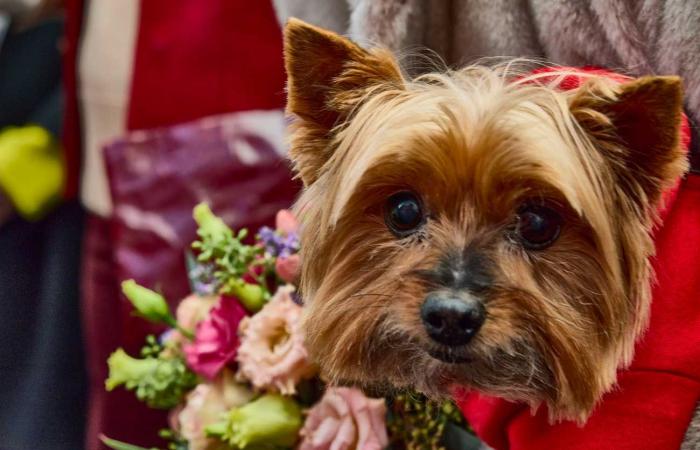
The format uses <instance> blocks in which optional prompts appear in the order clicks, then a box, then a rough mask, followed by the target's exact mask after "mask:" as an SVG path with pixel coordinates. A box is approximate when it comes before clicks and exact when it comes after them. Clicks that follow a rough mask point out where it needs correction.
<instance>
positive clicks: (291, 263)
mask: <svg viewBox="0 0 700 450" xmlns="http://www.w3.org/2000/svg"><path fill="white" fill-rule="evenodd" d="M300 271H301V256H299V255H290V256H287V257H286V258H283V257H281V256H280V257H278V258H277V260H276V261H275V272H277V275H279V277H280V278H282V279H283V280H284V281H286V282H287V283H293V282H295V281H297V278H299V273H300Z"/></svg>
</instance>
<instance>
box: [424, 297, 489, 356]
mask: <svg viewBox="0 0 700 450" xmlns="http://www.w3.org/2000/svg"><path fill="white" fill-rule="evenodd" d="M485 318H486V312H485V311H484V307H483V305H482V304H481V302H480V301H478V300H476V299H471V298H470V299H467V300H464V299H461V298H458V297H456V296H450V295H445V294H431V295H429V296H428V298H426V299H425V302H423V306H422V307H421V319H422V320H423V325H424V326H425V330H426V331H427V332H428V335H429V336H430V337H431V338H432V339H433V340H434V341H436V342H439V343H440V344H443V345H447V346H450V347H455V346H459V345H464V344H466V343H468V342H469V341H470V340H471V339H472V337H474V335H475V334H476V333H477V332H478V331H479V328H481V325H482V324H483V323H484V319H485Z"/></svg>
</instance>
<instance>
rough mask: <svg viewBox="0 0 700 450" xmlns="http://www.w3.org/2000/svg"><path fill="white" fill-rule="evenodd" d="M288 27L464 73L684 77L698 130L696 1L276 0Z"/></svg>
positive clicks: (699, 26)
mask: <svg viewBox="0 0 700 450" xmlns="http://www.w3.org/2000/svg"><path fill="white" fill-rule="evenodd" d="M273 2H274V4H275V9H276V11H277V15H278V18H279V19H280V21H281V22H284V21H286V19H287V18H288V17H292V16H293V17H298V18H300V19H302V20H305V21H307V22H310V23H313V24H315V25H319V26H322V27H324V28H328V29H330V30H333V31H336V32H338V33H341V34H348V35H349V36H350V37H351V38H353V39H354V40H356V41H358V42H359V43H361V44H379V45H382V46H385V47H388V48H390V49H391V50H395V51H398V52H399V53H406V52H415V51H416V50H419V49H421V48H428V49H430V50H432V51H434V52H436V53H437V54H438V55H439V56H440V57H441V58H442V59H443V60H444V61H445V62H446V63H447V64H449V65H450V66H452V67H459V66H462V65H465V64H469V63H472V62H474V61H475V60H477V59H479V58H482V57H489V56H513V57H531V58H544V59H545V60H547V61H549V62H551V63H554V64H557V65H566V66H587V65H593V66H600V67H605V68H607V69H611V70H615V71H618V72H623V73H627V74H629V75H633V76H635V75H643V74H658V75H663V74H675V75H680V76H681V77H683V80H684V83H685V88H686V98H687V100H686V102H687V108H688V111H689V115H690V117H691V119H692V121H693V122H695V123H698V122H700V8H698V4H697V0H589V1H581V0H273Z"/></svg>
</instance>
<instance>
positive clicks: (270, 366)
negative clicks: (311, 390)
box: [237, 286, 315, 395]
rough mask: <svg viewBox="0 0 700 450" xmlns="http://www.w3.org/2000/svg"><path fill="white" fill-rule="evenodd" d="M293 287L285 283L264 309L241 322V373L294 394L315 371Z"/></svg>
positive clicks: (255, 382)
mask: <svg viewBox="0 0 700 450" xmlns="http://www.w3.org/2000/svg"><path fill="white" fill-rule="evenodd" d="M292 292H294V288H293V287H292V286H282V287H280V288H279V289H278V290H277V292H276V293H275V295H274V297H272V299H271V300H270V301H269V302H268V303H267V304H266V305H265V306H264V307H263V309H262V310H261V311H260V312H258V313H257V314H255V315H254V316H252V317H247V318H245V319H244V320H243V321H242V322H241V326H240V328H239V332H240V336H241V346H240V347H239V349H238V357H237V359H238V364H239V370H240V374H241V375H243V377H245V378H246V379H247V380H249V381H250V382H251V383H252V384H253V386H255V387H257V388H261V389H272V390H276V391H279V392H280V393H282V394H285V395H289V394H294V392H295V387H294V386H295V385H296V384H297V383H298V382H299V380H301V379H302V378H306V377H309V376H311V375H313V374H314V372H315V370H314V367H313V366H312V365H311V364H310V363H309V360H308V353H307V352H306V348H305V347H304V338H303V334H302V331H301V323H300V322H301V321H300V319H301V307H300V306H299V305H297V304H296V303H294V301H293V300H292V297H291V294H292Z"/></svg>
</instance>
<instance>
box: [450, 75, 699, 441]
mask: <svg viewBox="0 0 700 450" xmlns="http://www.w3.org/2000/svg"><path fill="white" fill-rule="evenodd" d="M574 84H577V83H574ZM569 87H575V86H574V85H571V86H569ZM565 88H566V87H565ZM682 131H683V142H684V144H686V145H687V143H688V141H689V129H688V127H687V124H684V127H683V130H682ZM666 200H667V202H666V205H667V206H666V207H665V209H664V211H663V212H662V216H663V224H662V226H661V227H660V228H659V229H658V230H657V231H656V234H655V242H656V257H655V260H654V267H655V270H656V278H657V282H656V284H655V286H654V289H653V301H652V306H651V322H650V326H649V329H648V330H647V332H646V333H645V334H644V336H643V337H642V338H641V340H640V341H639V342H638V343H637V346H636V350H635V357H634V361H633V362H632V365H631V367H630V368H628V369H626V370H621V371H619V373H618V385H617V387H616V388H615V389H614V390H613V392H610V393H608V394H606V395H605V396H604V397H603V399H602V401H601V403H600V404H599V405H598V407H597V408H596V410H595V411H594V412H593V415H592V416H591V417H590V419H589V420H588V422H587V423H586V424H585V425H584V426H583V427H579V426H577V425H576V424H575V423H573V422H564V423H558V424H554V425H550V424H549V423H548V419H547V410H546V407H540V408H539V409H538V411H537V412H536V413H535V414H534V415H532V414H531V412H530V408H529V407H528V406H526V405H524V404H516V403H512V402H508V401H505V400H501V399H497V398H492V397H487V396H483V395H480V394H476V393H471V394H468V395H466V396H465V397H464V398H462V399H461V400H459V402H458V403H459V405H460V408H461V409H462V411H463V412H464V414H465V416H466V417H467V420H468V421H469V423H470V424H471V425H472V427H473V428H474V430H475V431H476V432H477V434H478V435H479V436H480V437H481V438H482V439H483V440H484V441H485V442H486V443H487V444H489V445H490V446H492V447H494V448H495V449H497V450H504V449H510V450H527V449H533V450H534V449H538V450H541V449H566V450H578V449H580V450H584V449H585V450H591V449H596V450H605V449H611V450H613V449H614V450H624V449H635V450H639V449H654V450H665V449H669V450H670V449H674V450H675V449H678V448H679V446H680V444H681V442H682V441H683V436H684V434H685V432H686V429H687V428H688V425H689V423H690V420H691V418H692V416H693V413H694V411H695V408H696V404H697V403H698V400H699V399H700V296H699V294H700V270H698V268H697V267H698V266H696V264H699V263H700V176H698V175H695V174H690V175H688V177H687V178H686V179H684V180H683V181H682V182H681V184H680V185H679V187H678V188H677V189H674V190H673V191H672V192H668V193H667V195H666Z"/></svg>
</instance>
